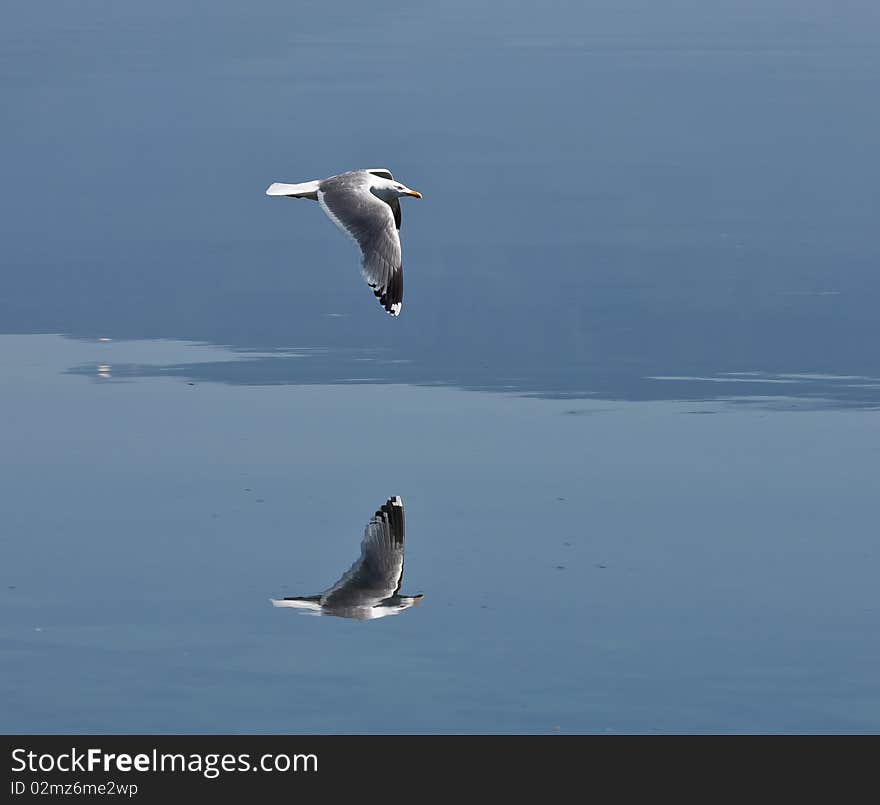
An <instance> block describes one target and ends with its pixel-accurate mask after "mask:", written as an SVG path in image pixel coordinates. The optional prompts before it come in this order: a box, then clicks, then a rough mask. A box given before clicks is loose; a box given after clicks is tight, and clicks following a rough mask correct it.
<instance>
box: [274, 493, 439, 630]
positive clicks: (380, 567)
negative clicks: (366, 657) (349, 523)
mask: <svg viewBox="0 0 880 805" xmlns="http://www.w3.org/2000/svg"><path fill="white" fill-rule="evenodd" d="M402 578H403V503H402V501H401V500H400V498H399V497H393V498H389V499H388V500H387V501H385V503H384V504H383V505H382V508H380V509H379V511H377V512H376V513H375V514H374V515H373V518H372V519H371V520H370V522H369V523H367V527H366V529H365V530H364V538H363V540H362V541H361V555H360V558H359V559H358V560H357V561H356V562H355V563H354V564H353V565H352V566H351V568H349V570H348V571H347V572H346V573H345V574H344V575H343V576H342V578H341V579H339V581H337V582H336V584H334V585H333V586H332V587H331V588H330V589H328V590H325V591H324V592H323V593H321V594H320V595H306V596H291V597H290V598H284V599H282V600H280V601H279V600H276V599H274V598H273V599H272V604H273V606H276V607H294V608H296V609H305V610H309V611H311V612H312V613H313V614H315V615H320V614H324V615H339V616H340V617H342V618H357V619H358V620H369V619H371V618H384V617H385V616H386V615H396V614H397V613H398V612H400V611H401V610H404V609H407V608H408V607H411V606H414V605H415V604H418V603H419V601H420V600H421V598H422V596H421V594H420V595H400V581H401V579H402Z"/></svg>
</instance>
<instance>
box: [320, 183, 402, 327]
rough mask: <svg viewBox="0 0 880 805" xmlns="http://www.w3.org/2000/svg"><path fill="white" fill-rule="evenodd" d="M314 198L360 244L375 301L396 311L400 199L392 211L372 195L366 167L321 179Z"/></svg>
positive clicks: (399, 275) (399, 271)
mask: <svg viewBox="0 0 880 805" xmlns="http://www.w3.org/2000/svg"><path fill="white" fill-rule="evenodd" d="M377 170H378V169H377ZM372 172H373V173H375V172H376V171H372ZM377 175H378V174H377ZM318 202H319V203H320V205H321V208H322V209H323V210H324V212H326V213H327V215H328V216H329V217H330V220H331V221H333V223H335V224H336V225H337V226H338V227H339V228H340V229H341V230H342V231H343V232H345V233H346V234H347V235H348V236H349V237H350V238H352V239H353V240H354V241H355V242H356V243H357V244H358V246H359V247H360V250H361V272H362V273H363V275H364V279H366V281H367V284H368V285H369V286H370V288H372V289H373V293H374V294H375V296H376V298H378V300H379V303H380V304H381V305H382V307H383V308H385V310H386V311H388V313H390V314H391V315H392V316H397V315H399V313H400V309H401V307H402V305H403V264H402V259H401V250H400V236H399V234H398V228H399V225H400V203H399V202H398V203H397V208H396V211H395V209H394V208H393V206H392V205H390V204H386V203H385V202H384V201H382V200H381V199H380V198H378V197H377V196H374V195H373V194H372V193H371V192H370V184H369V173H368V172H367V171H358V172H354V173H348V174H340V175H339V176H334V177H332V178H330V179H325V180H324V181H322V182H321V183H320V185H319V187H318Z"/></svg>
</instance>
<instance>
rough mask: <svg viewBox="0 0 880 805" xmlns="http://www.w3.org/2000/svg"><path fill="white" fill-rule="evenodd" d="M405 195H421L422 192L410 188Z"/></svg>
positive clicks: (419, 196) (417, 196)
mask: <svg viewBox="0 0 880 805" xmlns="http://www.w3.org/2000/svg"><path fill="white" fill-rule="evenodd" d="M407 195H408V196H415V197H416V198H421V197H422V194H421V193H420V192H419V191H418V190H410V191H409V193H407Z"/></svg>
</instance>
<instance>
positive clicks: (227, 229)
mask: <svg viewBox="0 0 880 805" xmlns="http://www.w3.org/2000/svg"><path fill="white" fill-rule="evenodd" d="M878 45H880V16H878V11H877V7H876V5H875V4H873V3H869V2H853V3H847V4H845V5H840V4H838V5H837V6H835V8H834V10H833V14H832V13H831V11H830V10H829V9H828V8H826V4H823V3H804V2H795V0H771V2H767V0H761V1H760V2H758V0H754V1H753V0H747V2H742V0H738V2H733V0H730V1H729V2H728V0H714V1H713V2H710V3H696V2H692V1H691V0H668V2H664V3H654V2H648V0H624V2H615V3H613V4H611V3H603V2H587V3H569V2H562V0H559V1H558V2H552V3H550V4H549V5H548V4H546V3H545V4H542V5H540V6H538V5H535V4H532V3H519V2H517V3H510V4H505V6H504V9H503V13H502V10H501V9H500V7H499V6H498V4H495V3H489V2H476V3H474V2H467V3H465V2H452V3H445V4H442V6H438V5H436V4H419V3H416V4H408V5H406V6H405V7H404V6H401V5H400V4H396V3H391V2H385V1H384V0H380V2H377V3H371V4H370V5H369V7H367V6H364V5H363V4H356V3H352V2H343V3H337V4H331V5H327V4H324V3H298V4H296V7H293V6H291V4H290V3H287V2H281V1H280V0H260V1H259V2H256V3H251V4H250V5H249V6H248V9H247V13H244V12H243V11H242V9H241V6H240V4H237V3H232V2H227V1H226V0H221V1H220V2H216V3H212V4H211V5H210V7H207V6H206V7H203V8H202V7H199V8H195V7H192V6H188V5H185V4H184V5H181V4H178V3H170V2H167V0H160V1H159V2H156V3H152V4H150V5H149V7H146V6H145V7H120V5H119V4H118V3H113V2H110V0H88V2H81V3H76V4H54V5H53V8H52V12H51V14H47V13H46V10H45V9H44V8H43V7H37V6H27V5H19V6H17V7H16V8H14V9H10V10H9V11H8V12H7V14H6V17H5V24H4V26H3V28H2V30H0V67H2V69H0V90H2V94H3V98H4V112H3V125H2V126H0V147H2V151H3V153H4V154H5V155H6V156H7V159H6V160H5V163H4V167H3V189H4V192H3V193H2V194H0V221H2V223H0V227H2V233H3V249H2V259H0V371H2V374H0V390H2V410H3V416H2V418H0V444H2V445H3V452H4V456H5V459H6V460H5V461H3V462H2V463H0V483H2V487H0V488H2V489H3V494H2V497H0V556H2V562H0V566H2V568H3V569H2V574H0V598H2V602H3V603H2V607H0V655H2V663H0V667H2V669H3V670H2V671H0V689H2V692H3V696H4V702H6V706H4V708H3V709H2V716H0V729H2V730H4V731H8V732H16V731H18V732H109V733H112V732H199V731H203V732H392V731H396V732H456V731H459V732H553V731H561V732H604V731H611V732H653V731H673V732H686V731H725V732H736V731H760V732H780V731H781V732H821V731H840V732H850V731H855V732H876V731H878V729H880V688H878V684H877V675H876V673H875V669H876V668H877V666H878V659H880V658H878V651H877V644H876V639H875V636H876V634H877V627H878V613H880V597H878V593H877V591H876V590H877V584H876V579H877V577H878V572H877V571H878V569H880V568H878V565H880V558H878V553H877V549H876V537H875V533H876V530H877V529H876V506H875V505H874V501H875V500H876V499H877V496H878V492H880V490H878V488H877V487H878V481H877V478H878V477H880V475H878V471H877V468H878V461H880V438H878V425H877V407H878V405H880V357H878V354H880V353H878V350H877V346H876V345H877V343H880V338H878V336H880V333H878V326H877V310H878V305H880V275H878V272H877V265H878V258H880V253H878V245H877V244H878V241H877V238H876V230H877V226H876V209H877V187H878V186H880V168H878V161H877V160H876V158H875V156H876V153H875V152H876V143H877V142H878V139H880V107H878V105H877V103H876V98H877V97H878V94H880V56H878V54H880V48H878ZM380 165H385V166H387V167H389V168H390V169H392V170H393V171H394V173H395V175H396V176H398V177H399V178H400V179H401V180H402V181H404V182H406V183H407V184H408V185H410V186H412V187H415V188H417V189H418V190H420V191H421V192H422V193H423V194H424V196H425V197H424V199H423V200H422V201H413V200H409V201H412V203H407V204H405V206H404V211H403V217H404V223H403V249H404V261H405V266H406V283H405V298H404V307H403V314H402V315H401V317H400V318H399V319H396V320H393V319H391V318H390V317H387V316H385V315H384V314H382V312H381V310H379V309H378V307H377V305H376V304H375V302H374V300H373V299H372V296H371V294H370V293H369V290H368V289H367V288H366V286H365V285H364V284H363V282H362V280H361V279H360V277H359V274H358V270H357V257H356V253H355V251H354V249H353V247H352V245H351V244H350V243H348V242H347V241H346V240H345V239H344V238H342V237H340V235H339V233H338V232H337V231H336V230H335V228H334V227H333V225H332V224H331V223H330V222H329V221H327V220H326V219H325V218H324V216H323V215H322V214H321V212H320V210H319V209H318V208H317V206H316V205H313V204H310V203H308V202H303V201H293V200H287V199H268V198H266V197H265V196H264V195H263V191H264V189H265V187H266V186H267V185H268V184H269V183H270V182H272V181H276V180H277V181H298V180H306V179H310V178H316V177H321V176H326V175H329V174H332V173H336V172H339V171H341V170H345V169H349V168H355V167H367V166H380ZM100 339H105V340H100ZM394 495H399V496H400V497H401V499H402V501H403V503H404V504H405V507H406V546H407V547H406V575H405V582H406V584H405V587H406V592H413V593H424V599H423V600H422V602H421V603H420V605H419V606H417V607H412V608H410V609H407V610H406V611H403V612H401V613H399V615H398V616H397V617H393V618H383V619H382V620H380V621H379V622H376V623H363V622H357V621H355V620H351V619H344V618H306V617H301V616H300V615H298V614H297V613H296V612H293V611H285V610H283V609H277V608H274V607H273V606H272V605H271V602H270V601H271V599H273V598H278V597H279V596H280V597H283V596H289V595H306V594H311V593H316V592H318V591H320V590H323V589H325V588H326V587H327V586H328V585H330V584H332V583H333V581H334V580H336V579H337V578H339V576H340V574H341V573H342V572H343V571H344V570H345V569H346V568H348V567H349V566H350V565H351V562H352V561H353V559H354V558H355V556H356V555H357V551H358V545H359V543H360V540H361V536H362V533H363V529H364V526H365V524H366V522H367V520H368V519H369V517H370V515H371V514H372V512H374V511H376V509H377V507H378V506H380V505H381V504H382V502H383V501H385V500H387V499H388V498H389V497H391V496H394Z"/></svg>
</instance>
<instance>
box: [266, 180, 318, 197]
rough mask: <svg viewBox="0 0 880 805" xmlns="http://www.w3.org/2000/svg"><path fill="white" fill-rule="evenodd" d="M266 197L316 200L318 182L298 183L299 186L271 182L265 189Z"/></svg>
mask: <svg viewBox="0 0 880 805" xmlns="http://www.w3.org/2000/svg"><path fill="white" fill-rule="evenodd" d="M266 195H267V196H289V197H290V198H310V199H312V200H313V201H317V200H318V182H317V180H316V181H313V182H300V183H299V184H285V183H284V182H273V183H272V184H270V185H269V187H268V188H267V189H266Z"/></svg>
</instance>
